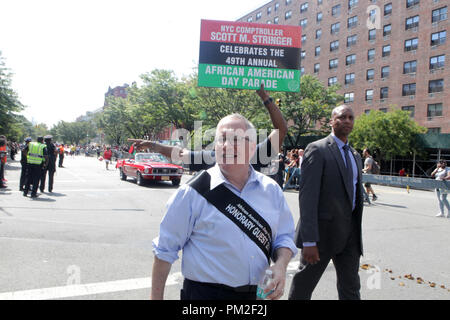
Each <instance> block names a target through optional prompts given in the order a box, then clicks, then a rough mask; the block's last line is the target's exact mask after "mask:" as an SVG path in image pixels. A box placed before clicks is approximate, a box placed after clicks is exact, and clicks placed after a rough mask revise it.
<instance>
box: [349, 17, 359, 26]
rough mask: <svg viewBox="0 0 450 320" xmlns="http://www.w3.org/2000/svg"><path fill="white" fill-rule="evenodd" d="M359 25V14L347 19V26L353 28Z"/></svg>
mask: <svg viewBox="0 0 450 320" xmlns="http://www.w3.org/2000/svg"><path fill="white" fill-rule="evenodd" d="M357 25H358V16H354V17H351V18H348V19H347V28H348V29H352V28H355V27H356V26H357Z"/></svg>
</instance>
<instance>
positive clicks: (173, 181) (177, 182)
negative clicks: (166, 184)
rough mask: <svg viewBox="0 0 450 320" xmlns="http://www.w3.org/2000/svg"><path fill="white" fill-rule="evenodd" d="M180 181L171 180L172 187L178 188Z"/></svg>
mask: <svg viewBox="0 0 450 320" xmlns="http://www.w3.org/2000/svg"><path fill="white" fill-rule="evenodd" d="M180 182H181V179H174V180H172V185H173V186H174V187H178V186H179V185H180Z"/></svg>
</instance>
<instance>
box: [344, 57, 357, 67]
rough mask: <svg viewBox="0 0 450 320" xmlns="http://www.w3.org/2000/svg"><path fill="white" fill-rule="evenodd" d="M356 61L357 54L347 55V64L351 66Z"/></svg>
mask: <svg viewBox="0 0 450 320" xmlns="http://www.w3.org/2000/svg"><path fill="white" fill-rule="evenodd" d="M355 63H356V54H351V55H348V56H346V57H345V65H346V66H349V65H352V64H355Z"/></svg>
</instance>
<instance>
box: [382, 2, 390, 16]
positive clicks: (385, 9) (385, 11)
mask: <svg viewBox="0 0 450 320" xmlns="http://www.w3.org/2000/svg"><path fill="white" fill-rule="evenodd" d="M391 13H392V3H388V4H385V5H384V15H385V16H388V15H390V14H391Z"/></svg>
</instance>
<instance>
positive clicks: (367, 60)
mask: <svg viewBox="0 0 450 320" xmlns="http://www.w3.org/2000/svg"><path fill="white" fill-rule="evenodd" d="M449 4H450V0H273V1H270V2H268V3H267V4H265V5H264V6H262V7H260V8H258V9H256V10H254V11H253V12H250V13H248V14H246V15H245V16H243V17H242V18H240V19H239V20H238V21H243V22H254V23H274V24H285V25H300V26H302V54H301V55H302V56H301V65H302V74H313V75H315V76H316V77H317V78H318V79H319V80H320V81H322V82H323V83H324V84H328V85H332V84H334V83H339V84H340V85H341V90H340V93H341V94H343V95H344V96H345V103H346V104H349V105H350V106H351V107H352V108H353V110H354V111H355V114H356V116H358V115H360V114H362V113H364V112H369V111H370V110H381V111H389V110H391V109H392V108H394V107H395V106H397V107H398V108H401V109H403V110H407V111H410V112H411V116H412V117H413V118H414V119H415V120H416V121H417V122H418V123H419V124H420V125H422V126H425V127H427V128H429V132H435V133H450V50H449V49H450V46H449V44H448V43H449V41H447V39H446V38H447V33H448V31H450V30H449V29H450V28H449V25H450V22H449V19H448V9H449V8H448V7H449Z"/></svg>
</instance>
